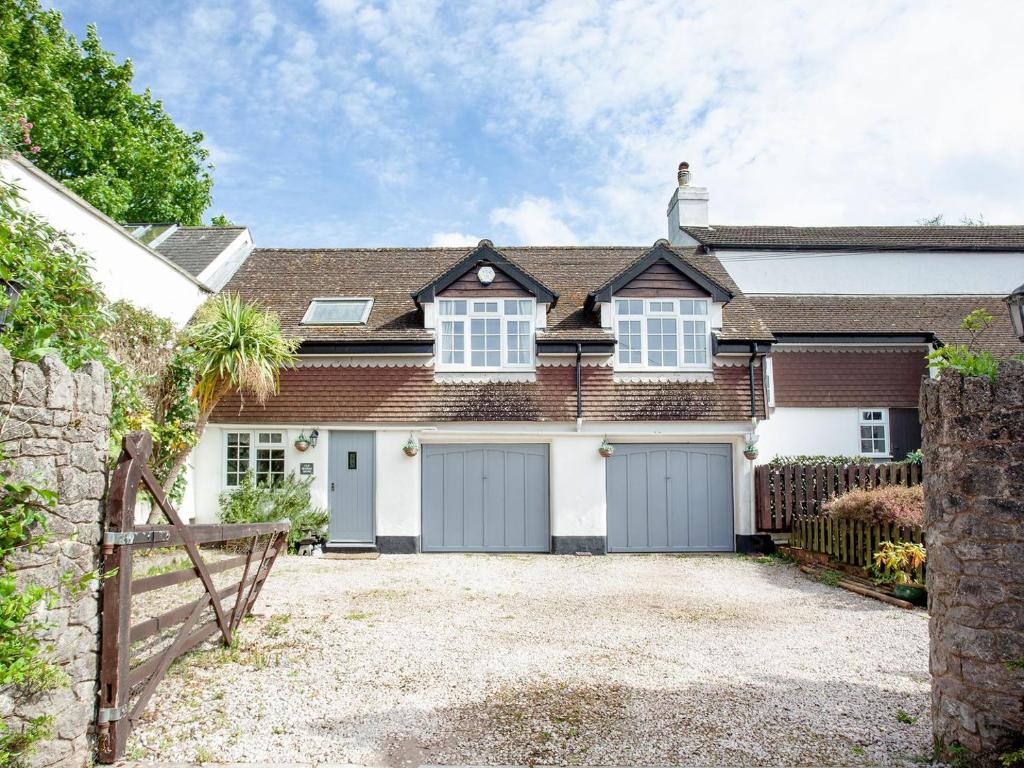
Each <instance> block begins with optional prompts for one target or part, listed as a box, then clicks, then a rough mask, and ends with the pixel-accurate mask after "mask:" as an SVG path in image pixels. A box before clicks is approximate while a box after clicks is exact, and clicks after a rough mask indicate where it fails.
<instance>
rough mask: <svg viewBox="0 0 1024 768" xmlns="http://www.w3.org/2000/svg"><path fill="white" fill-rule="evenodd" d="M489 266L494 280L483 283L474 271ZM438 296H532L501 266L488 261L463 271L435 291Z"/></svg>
mask: <svg viewBox="0 0 1024 768" xmlns="http://www.w3.org/2000/svg"><path fill="white" fill-rule="evenodd" d="M484 265H487V266H490V267H493V269H494V280H493V281H491V283H490V284H489V285H484V284H483V283H481V282H480V280H479V278H477V276H476V273H477V271H478V270H479V268H480V267H481V266H484ZM437 295H438V296H447V297H452V296H454V297H458V298H463V297H474V296H510V297H518V296H524V297H525V296H532V295H533V294H532V293H530V292H529V291H527V290H526V289H525V288H523V286H521V285H520V284H519V283H517V282H516V281H515V280H513V279H512V278H511V277H509V276H508V275H507V274H506V273H505V272H504V271H503V270H502V269H501V268H499V267H498V266H496V265H494V264H490V263H488V262H483V263H481V264H480V265H479V266H477V265H474V266H473V267H472V268H471V269H469V270H468V271H467V272H465V273H464V274H463V275H462V277H460V278H458V279H457V280H455V282H453V283H451V284H450V285H449V286H448V287H447V288H445V289H444V290H442V291H439V292H438V293H437Z"/></svg>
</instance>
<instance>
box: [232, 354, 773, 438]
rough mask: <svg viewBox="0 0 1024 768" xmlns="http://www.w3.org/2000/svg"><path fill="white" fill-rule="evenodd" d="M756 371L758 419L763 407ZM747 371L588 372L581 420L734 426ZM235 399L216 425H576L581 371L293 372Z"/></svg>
mask: <svg viewBox="0 0 1024 768" xmlns="http://www.w3.org/2000/svg"><path fill="white" fill-rule="evenodd" d="M756 377H757V373H756V372H755V392H756V397H757V405H758V413H759V414H761V415H763V413H764V403H763V399H762V396H761V395H762V389H761V387H760V384H759V381H760V380H759V378H756ZM749 387H750V385H749V379H748V373H747V368H746V366H722V367H719V368H716V369H715V380H714V381H713V382H678V383H655V382H629V383H616V382H615V381H614V380H613V375H612V370H611V369H610V368H603V367H602V368H596V367H591V368H588V367H584V368H583V416H584V418H587V419H595V420H602V421H605V420H607V421H735V420H743V419H747V418H749V417H750V389H749ZM241 406H242V403H241V401H240V399H239V397H238V396H237V395H229V396H228V397H226V398H224V400H222V401H221V403H220V405H218V406H217V408H216V410H215V411H214V412H213V417H212V421H213V422H220V423H226V422H245V423H254V424H269V423H282V424H288V423H303V424H305V423H307V422H308V423H313V422H367V423H374V422H385V423H393V422H403V423H410V422H435V421H436V422H452V421H527V422H530V421H573V420H574V419H575V418H576V371H575V368H573V367H572V366H552V367H542V368H539V369H538V371H537V380H536V381H534V382H488V383H443V384H442V383H437V382H435V381H434V374H433V370H432V369H430V368H427V367H396V368H383V367H382V368H342V367H322V368H296V369H293V370H288V371H283V372H282V374H281V393H280V394H279V395H278V396H276V397H273V398H271V399H270V400H268V401H267V403H266V405H263V406H260V405H257V404H256V403H253V402H251V401H250V402H247V403H245V404H244V407H241Z"/></svg>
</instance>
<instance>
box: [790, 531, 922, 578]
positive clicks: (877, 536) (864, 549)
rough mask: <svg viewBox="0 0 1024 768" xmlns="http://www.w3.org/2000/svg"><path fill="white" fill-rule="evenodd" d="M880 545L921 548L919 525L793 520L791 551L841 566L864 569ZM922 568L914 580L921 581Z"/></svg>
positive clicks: (916, 572)
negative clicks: (892, 543) (904, 543)
mask: <svg viewBox="0 0 1024 768" xmlns="http://www.w3.org/2000/svg"><path fill="white" fill-rule="evenodd" d="M883 541H896V542H899V541H912V542H914V543H916V544H922V545H923V544H924V531H923V530H922V528H921V526H919V525H911V526H902V525H895V524H891V523H882V524H875V525H870V524H868V523H862V522H859V521H855V520H835V519H833V518H831V517H828V516H827V515H797V516H795V517H794V518H793V533H792V535H791V536H790V538H789V544H790V546H791V547H799V548H800V549H805V550H807V551H808V552H819V553H821V554H823V555H828V556H829V557H830V558H831V559H833V560H835V561H836V562H839V563H844V564H845V565H853V566H856V567H858V568H868V567H869V566H870V565H872V564H873V563H874V555H875V552H877V551H878V545H879V544H880V543H881V542H883ZM924 570H925V569H924V566H922V567H921V569H920V571H915V573H914V576H915V578H919V579H920V581H922V582H923V581H924Z"/></svg>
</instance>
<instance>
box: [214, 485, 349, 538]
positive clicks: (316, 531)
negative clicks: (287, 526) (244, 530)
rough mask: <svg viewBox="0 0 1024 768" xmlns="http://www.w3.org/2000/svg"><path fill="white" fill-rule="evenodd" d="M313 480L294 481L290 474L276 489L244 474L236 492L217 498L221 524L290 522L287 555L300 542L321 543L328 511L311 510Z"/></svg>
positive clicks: (325, 532) (325, 531)
mask: <svg viewBox="0 0 1024 768" xmlns="http://www.w3.org/2000/svg"><path fill="white" fill-rule="evenodd" d="M312 482H313V478H312V477H308V478H306V479H305V480H299V479H296V477H295V473H294V472H292V473H290V474H289V475H288V476H287V477H286V478H285V479H284V480H282V481H281V482H280V483H279V484H277V485H272V486H268V485H264V484H262V483H257V482H256V480H255V478H254V477H253V476H252V475H251V474H246V475H245V477H243V478H242V482H241V483H240V484H239V486H238V488H235V489H234V490H231V491H224V492H223V493H222V494H221V495H220V519H221V522H223V523H270V522H276V521H278V520H290V521H291V524H292V527H291V530H290V531H289V532H288V551H289V552H294V551H295V550H296V548H297V547H298V544H299V542H300V541H302V540H303V539H315V540H323V539H324V538H326V536H327V521H328V520H329V519H330V515H329V514H328V512H327V510H325V509H321V508H319V507H314V506H313V504H312V502H311V501H310V495H309V486H310V485H311V484H312Z"/></svg>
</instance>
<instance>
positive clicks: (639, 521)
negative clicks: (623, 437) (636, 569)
mask: <svg viewBox="0 0 1024 768" xmlns="http://www.w3.org/2000/svg"><path fill="white" fill-rule="evenodd" d="M607 483H608V551H609V552H731V551H732V550H733V548H734V540H733V525H732V520H733V512H732V449H731V448H730V446H728V445H689V444H687V445H682V444H671V445H657V444H649V445H624V444H620V445H616V446H615V453H614V454H613V455H612V457H611V458H610V459H609V460H608V477H607Z"/></svg>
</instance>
